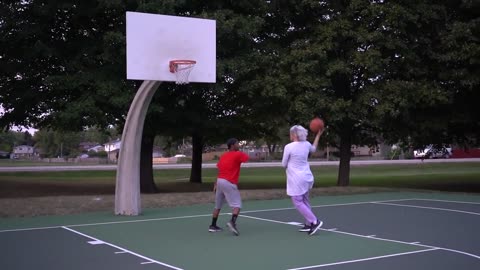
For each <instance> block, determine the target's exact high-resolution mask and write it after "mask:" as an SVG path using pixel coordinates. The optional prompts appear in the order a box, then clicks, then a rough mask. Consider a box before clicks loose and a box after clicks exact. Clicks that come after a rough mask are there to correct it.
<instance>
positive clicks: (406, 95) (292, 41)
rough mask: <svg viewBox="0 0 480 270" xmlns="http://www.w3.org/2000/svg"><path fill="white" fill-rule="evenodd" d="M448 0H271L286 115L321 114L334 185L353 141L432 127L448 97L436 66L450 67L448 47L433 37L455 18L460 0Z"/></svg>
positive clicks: (293, 118)
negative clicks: (334, 153)
mask: <svg viewBox="0 0 480 270" xmlns="http://www.w3.org/2000/svg"><path fill="white" fill-rule="evenodd" d="M452 2H455V4H451V3H450V2H449V1H441V2H440V3H439V1H415V2H410V1H401V2H394V1H360V0H352V1H330V2H318V1H293V0H292V1H272V2H271V6H272V9H273V13H274V14H275V15H273V16H272V18H271V19H272V20H273V21H274V25H276V26H277V28H276V32H275V36H278V37H279V38H280V39H283V40H285V41H287V42H288V46H286V50H285V51H283V52H284V53H285V56H284V57H283V60H282V61H281V62H280V65H279V68H280V69H281V70H283V71H282V74H283V75H284V76H282V77H281V78H282V79H283V80H282V82H283V83H284V84H285V85H287V89H288V90H289V91H288V96H289V97H290V98H289V99H290V100H292V103H291V104H292V106H291V110H290V119H289V122H292V123H293V122H297V123H303V124H307V123H308V120H310V119H311V118H312V117H313V116H316V115H318V116H322V117H324V118H325V120H326V123H327V127H328V131H329V132H328V133H329V136H330V137H331V138H329V141H330V142H333V143H334V145H336V146H337V147H339V149H340V166H339V174H338V181H337V184H338V185H342V186H343V185H348V184H349V175H350V173H349V169H350V156H351V153H350V149H351V146H352V144H357V145H372V144H376V142H377V139H378V138H379V135H383V137H384V138H385V139H387V140H390V141H392V140H399V139H400V138H403V139H405V140H406V139H407V138H416V139H418V138H419V137H420V136H409V135H415V132H412V130H415V129H412V126H417V128H418V127H420V130H421V132H419V134H418V135H420V134H425V137H429V138H432V137H433V135H434V134H435V133H436V131H438V130H439V129H436V128H432V126H433V127H434V126H435V125H439V124H440V123H442V122H443V121H442V120H441V119H440V120H439V118H438V117H439V114H438V112H443V111H444V110H445V109H447V108H448V107H449V106H448V103H449V102H448V100H449V98H450V97H451V96H452V95H451V93H452V92H451V91H448V90H447V87H444V85H445V84H444V83H445V81H444V80H442V79H441V77H440V76H441V74H442V72H440V71H441V70H443V72H445V73H449V72H452V71H453V70H455V68H452V66H450V67H449V66H448V65H447V67H445V65H442V64H441V63H440V62H439V59H445V58H444V57H445V56H446V55H447V54H446V53H447V52H453V51H454V50H450V49H448V50H446V49H447V46H443V48H442V45H438V44H442V42H439V41H440V39H441V38H442V32H443V31H444V30H445V29H448V27H447V26H448V21H449V20H448V18H452V19H453V17H455V16H457V17H461V15H458V13H457V11H458V8H459V6H461V3H460V1H452ZM449 4H450V5H449ZM450 13H452V14H457V15H449V14H450ZM470 17H472V16H470ZM453 21H455V19H453ZM473 25H474V24H472V25H471V26H470V29H473V28H472V27H473ZM464 39H466V37H465V36H463V40H464ZM471 40H472V39H471ZM450 44H451V43H450ZM470 44H473V42H470ZM455 64H456V65H457V67H465V65H464V64H462V63H460V62H455ZM467 69H468V68H467ZM444 75H445V74H444ZM472 78H473V76H470V80H469V82H473V81H474V80H472ZM452 83H453V84H455V83H454V81H452V82H451V83H450V85H451V84H452ZM418 113H421V116H422V117H423V118H424V119H423V120H421V121H418V120H417V119H415V118H414V117H418V116H419V115H418ZM467 114H469V115H471V114H470V113H467ZM441 115H443V114H441ZM447 119H448V117H447ZM477 119H478V117H473V118H472V119H469V121H468V123H469V124H472V122H470V120H477ZM405 123H409V124H408V125H404V124H405ZM474 125H475V126H478V121H477V122H476V124H474ZM440 130H443V131H444V132H446V133H447V134H452V133H451V131H448V130H447V129H440ZM332 139H336V140H332Z"/></svg>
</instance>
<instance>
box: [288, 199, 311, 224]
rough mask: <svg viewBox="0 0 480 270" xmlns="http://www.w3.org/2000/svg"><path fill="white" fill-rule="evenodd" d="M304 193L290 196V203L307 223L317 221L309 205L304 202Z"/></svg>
mask: <svg viewBox="0 0 480 270" xmlns="http://www.w3.org/2000/svg"><path fill="white" fill-rule="evenodd" d="M304 196H305V194H304V195H299V196H292V203H293V205H294V206H295V208H296V209H297V211H298V212H299V213H300V214H301V215H302V216H303V217H304V218H305V220H306V221H307V224H312V223H315V222H316V221H317V217H316V216H315V214H313V212H312V210H311V209H310V207H308V206H307V205H306V204H305V202H304Z"/></svg>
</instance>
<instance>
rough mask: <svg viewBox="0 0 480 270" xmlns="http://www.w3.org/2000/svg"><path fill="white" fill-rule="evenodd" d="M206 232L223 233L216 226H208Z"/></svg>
mask: <svg viewBox="0 0 480 270" xmlns="http://www.w3.org/2000/svg"><path fill="white" fill-rule="evenodd" d="M208 231H209V232H221V231H223V229H222V228H220V227H218V226H216V225H210V227H209V228H208Z"/></svg>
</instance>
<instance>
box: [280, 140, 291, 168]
mask: <svg viewBox="0 0 480 270" xmlns="http://www.w3.org/2000/svg"><path fill="white" fill-rule="evenodd" d="M289 149H290V148H289V147H287V146H285V148H284V149H283V158H282V166H283V167H284V168H285V169H286V168H287V167H288V160H289V159H290V150H289Z"/></svg>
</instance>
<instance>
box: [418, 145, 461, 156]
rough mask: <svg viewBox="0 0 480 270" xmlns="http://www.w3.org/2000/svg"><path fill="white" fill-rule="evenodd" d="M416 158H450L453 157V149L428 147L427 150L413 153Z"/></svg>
mask: <svg viewBox="0 0 480 270" xmlns="http://www.w3.org/2000/svg"><path fill="white" fill-rule="evenodd" d="M413 156H414V157H415V158H421V159H427V158H450V157H451V156H452V148H450V147H446V146H441V147H439V146H435V145H432V144H431V145H428V146H427V147H425V149H417V150H414V151H413Z"/></svg>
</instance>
